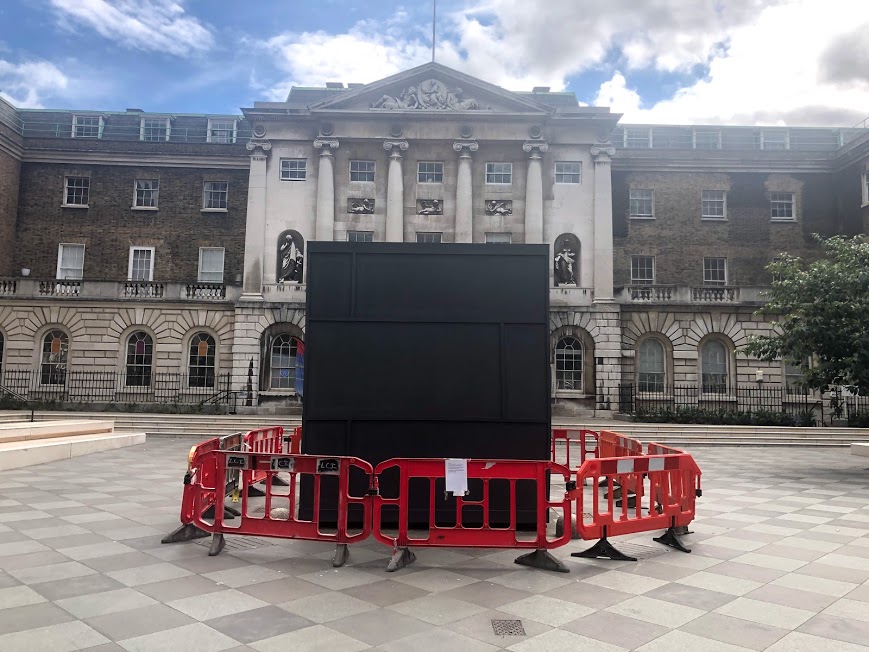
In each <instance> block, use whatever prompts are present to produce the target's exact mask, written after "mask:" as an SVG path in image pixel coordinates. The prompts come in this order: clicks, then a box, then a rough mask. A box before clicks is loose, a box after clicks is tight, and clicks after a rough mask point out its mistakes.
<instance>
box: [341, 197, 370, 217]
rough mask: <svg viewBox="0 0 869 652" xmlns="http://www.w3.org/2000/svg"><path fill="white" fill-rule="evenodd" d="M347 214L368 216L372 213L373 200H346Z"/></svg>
mask: <svg viewBox="0 0 869 652" xmlns="http://www.w3.org/2000/svg"><path fill="white" fill-rule="evenodd" d="M347 212H348V213H357V214H361V215H370V214H371V213H373V212H374V200H373V199H348V200H347Z"/></svg>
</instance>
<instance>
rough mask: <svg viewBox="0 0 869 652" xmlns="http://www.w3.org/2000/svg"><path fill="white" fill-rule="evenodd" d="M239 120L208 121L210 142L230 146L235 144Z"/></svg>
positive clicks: (212, 119) (215, 119) (211, 119)
mask: <svg viewBox="0 0 869 652" xmlns="http://www.w3.org/2000/svg"><path fill="white" fill-rule="evenodd" d="M237 125H238V121H237V120H233V119H231V118H230V119H219V118H209V119H208V142H209V143H224V144H230V143H234V142H235V135H236V127H237Z"/></svg>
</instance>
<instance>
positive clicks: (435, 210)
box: [416, 199, 444, 215]
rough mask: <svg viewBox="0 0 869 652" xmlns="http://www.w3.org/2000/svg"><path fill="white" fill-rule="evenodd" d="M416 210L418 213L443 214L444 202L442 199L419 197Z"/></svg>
mask: <svg viewBox="0 0 869 652" xmlns="http://www.w3.org/2000/svg"><path fill="white" fill-rule="evenodd" d="M416 212H417V214H418V215H443V214H444V203H443V200H442V199H420V200H418V205H417V209H416Z"/></svg>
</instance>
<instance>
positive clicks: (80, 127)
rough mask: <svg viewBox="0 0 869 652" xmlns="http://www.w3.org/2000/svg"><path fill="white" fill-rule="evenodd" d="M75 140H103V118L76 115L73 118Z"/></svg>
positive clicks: (99, 116)
mask: <svg viewBox="0 0 869 652" xmlns="http://www.w3.org/2000/svg"><path fill="white" fill-rule="evenodd" d="M72 137H73V138H102V137H103V116H101V115H74V116H72Z"/></svg>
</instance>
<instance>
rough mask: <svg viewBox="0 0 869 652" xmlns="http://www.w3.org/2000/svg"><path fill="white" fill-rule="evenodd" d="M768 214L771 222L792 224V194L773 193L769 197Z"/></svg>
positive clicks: (793, 217)
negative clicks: (781, 221) (778, 221)
mask: <svg viewBox="0 0 869 652" xmlns="http://www.w3.org/2000/svg"><path fill="white" fill-rule="evenodd" d="M769 212H770V217H771V218H772V219H773V220H784V221H786V222H792V221H793V220H794V219H795V216H794V193H792V192H773V193H770V195H769Z"/></svg>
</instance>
